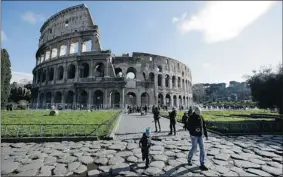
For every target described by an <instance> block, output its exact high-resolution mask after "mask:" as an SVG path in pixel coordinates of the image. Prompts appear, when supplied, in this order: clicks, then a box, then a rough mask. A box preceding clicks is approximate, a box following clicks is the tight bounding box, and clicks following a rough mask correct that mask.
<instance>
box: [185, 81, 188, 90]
mask: <svg viewBox="0 0 283 177" xmlns="http://www.w3.org/2000/svg"><path fill="white" fill-rule="evenodd" d="M185 85H186V87H185V89H186V90H188V81H187V80H186V81H185Z"/></svg>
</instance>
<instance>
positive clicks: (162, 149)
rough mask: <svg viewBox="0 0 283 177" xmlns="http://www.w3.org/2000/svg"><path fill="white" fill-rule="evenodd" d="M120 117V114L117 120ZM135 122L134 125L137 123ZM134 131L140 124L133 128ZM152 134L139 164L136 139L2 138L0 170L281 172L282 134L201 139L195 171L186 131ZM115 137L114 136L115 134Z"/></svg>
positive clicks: (47, 172)
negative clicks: (202, 150)
mask: <svg viewBox="0 0 283 177" xmlns="http://www.w3.org/2000/svg"><path fill="white" fill-rule="evenodd" d="M121 121H122V120H121ZM138 126H139V124H136V126H135V127H138ZM136 130H137V131H136V132H138V131H140V130H143V128H141V129H140V130H139V129H136ZM167 133H168V132H165V133H159V134H155V133H153V134H152V135H153V136H154V138H155V139H156V140H153V141H152V143H153V146H152V147H151V150H150V155H151V163H150V167H149V168H148V169H146V170H145V169H144V166H145V163H144V162H142V160H141V151H140V149H139V147H138V141H139V140H138V139H135V138H140V137H141V134H140V133H137V134H129V135H119V136H118V137H117V138H118V140H117V139H116V140H111V141H106V140H105V141H104V140H100V141H82V142H61V143H54V142H52V143H15V144H11V143H2V144H1V147H2V148H1V151H2V152H1V162H2V168H1V174H2V175H7V176H70V175H71V176H83V175H84V176H85V175H87V174H88V176H109V175H112V176H140V175H155V176H259V175H260V176H283V175H282V164H283V162H282V155H283V150H282V141H283V137H282V136H241V137H221V136H218V135H214V134H209V140H208V141H206V142H205V145H206V151H207V161H206V165H207V167H208V168H209V170H208V171H200V170H199V169H198V166H199V151H198V152H197V153H196V154H195V156H194V158H193V166H191V167H190V166H188V165H187V159H186V157H187V154H188V150H189V149H190V147H191V143H190V140H189V134H188V132H185V131H178V133H177V135H176V136H167V135H166V134H167ZM119 139H120V140H119Z"/></svg>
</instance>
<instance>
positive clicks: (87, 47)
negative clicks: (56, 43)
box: [82, 40, 91, 52]
mask: <svg viewBox="0 0 283 177" xmlns="http://www.w3.org/2000/svg"><path fill="white" fill-rule="evenodd" d="M89 51H91V40H88V41H84V42H83V44H82V52H89Z"/></svg>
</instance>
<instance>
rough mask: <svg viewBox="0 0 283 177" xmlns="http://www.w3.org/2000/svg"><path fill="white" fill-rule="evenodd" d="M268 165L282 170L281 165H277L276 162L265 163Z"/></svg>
mask: <svg viewBox="0 0 283 177" xmlns="http://www.w3.org/2000/svg"><path fill="white" fill-rule="evenodd" d="M281 158H282V157H281ZM267 164H268V165H270V166H272V167H275V168H281V169H282V166H283V165H282V164H280V163H277V162H267Z"/></svg>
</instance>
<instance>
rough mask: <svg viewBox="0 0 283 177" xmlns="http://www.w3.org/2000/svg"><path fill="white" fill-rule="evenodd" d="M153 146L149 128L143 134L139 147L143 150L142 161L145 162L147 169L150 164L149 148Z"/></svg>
mask: <svg viewBox="0 0 283 177" xmlns="http://www.w3.org/2000/svg"><path fill="white" fill-rule="evenodd" d="M150 146H151V139H150V129H149V128H147V129H146V131H145V133H143V136H142V138H141V139H140V141H139V147H140V148H141V153H142V160H143V161H144V160H146V161H145V168H148V164H149V148H150Z"/></svg>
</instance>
